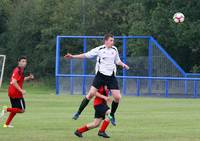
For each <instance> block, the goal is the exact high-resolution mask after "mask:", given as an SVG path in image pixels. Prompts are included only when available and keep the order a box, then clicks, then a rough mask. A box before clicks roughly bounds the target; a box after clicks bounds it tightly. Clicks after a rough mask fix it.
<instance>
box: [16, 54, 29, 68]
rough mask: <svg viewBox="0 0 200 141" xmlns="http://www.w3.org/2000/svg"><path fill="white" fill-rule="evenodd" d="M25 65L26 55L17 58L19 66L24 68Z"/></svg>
mask: <svg viewBox="0 0 200 141" xmlns="http://www.w3.org/2000/svg"><path fill="white" fill-rule="evenodd" d="M26 65H27V58H26V56H21V57H19V58H18V66H19V67H20V68H25V67H26Z"/></svg>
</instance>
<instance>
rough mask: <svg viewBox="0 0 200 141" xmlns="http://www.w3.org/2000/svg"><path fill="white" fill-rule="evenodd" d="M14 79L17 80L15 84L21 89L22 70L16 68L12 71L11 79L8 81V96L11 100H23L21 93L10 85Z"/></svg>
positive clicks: (22, 80) (22, 81)
mask: <svg viewBox="0 0 200 141" xmlns="http://www.w3.org/2000/svg"><path fill="white" fill-rule="evenodd" d="M13 79H15V80H17V84H18V85H19V87H20V88H22V87H23V83H24V69H22V68H20V67H16V68H15V69H14V70H13V73H12V76H11V79H10V85H9V88H8V96H9V97H11V98H23V95H22V93H21V92H20V91H19V90H17V89H16V87H15V86H14V85H13V84H12V80H13Z"/></svg>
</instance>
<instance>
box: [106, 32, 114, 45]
mask: <svg viewBox="0 0 200 141" xmlns="http://www.w3.org/2000/svg"><path fill="white" fill-rule="evenodd" d="M104 44H105V45H106V47H112V46H113V45H114V36H113V35H112V34H110V33H108V34H105V36H104Z"/></svg>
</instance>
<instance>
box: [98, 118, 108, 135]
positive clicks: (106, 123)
mask: <svg viewBox="0 0 200 141" xmlns="http://www.w3.org/2000/svg"><path fill="white" fill-rule="evenodd" d="M109 123H110V121H109V120H104V121H103V124H102V125H101V128H100V129H99V132H105V130H106V128H107V127H108V125H109Z"/></svg>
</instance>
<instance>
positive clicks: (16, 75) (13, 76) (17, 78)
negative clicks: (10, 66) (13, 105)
mask: <svg viewBox="0 0 200 141" xmlns="http://www.w3.org/2000/svg"><path fill="white" fill-rule="evenodd" d="M20 77H21V76H20V74H19V70H18V69H15V70H14V71H13V74H12V79H15V80H17V81H19V80H20Z"/></svg>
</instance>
